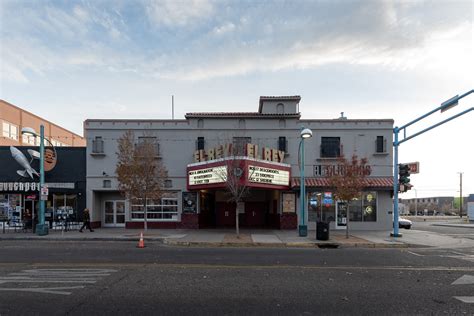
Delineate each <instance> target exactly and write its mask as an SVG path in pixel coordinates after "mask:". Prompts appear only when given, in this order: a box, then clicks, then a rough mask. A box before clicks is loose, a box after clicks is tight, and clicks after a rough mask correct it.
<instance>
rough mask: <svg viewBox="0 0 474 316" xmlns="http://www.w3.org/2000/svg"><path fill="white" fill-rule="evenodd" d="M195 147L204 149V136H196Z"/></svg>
mask: <svg viewBox="0 0 474 316" xmlns="http://www.w3.org/2000/svg"><path fill="white" fill-rule="evenodd" d="M196 149H197V150H201V149H202V150H204V137H198V139H197V141H196Z"/></svg>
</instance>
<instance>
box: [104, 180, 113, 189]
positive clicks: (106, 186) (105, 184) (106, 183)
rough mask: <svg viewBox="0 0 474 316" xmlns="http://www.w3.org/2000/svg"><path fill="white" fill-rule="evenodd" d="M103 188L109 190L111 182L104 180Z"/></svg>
mask: <svg viewBox="0 0 474 316" xmlns="http://www.w3.org/2000/svg"><path fill="white" fill-rule="evenodd" d="M103 187H104V188H111V187H112V181H110V180H104V182H103Z"/></svg>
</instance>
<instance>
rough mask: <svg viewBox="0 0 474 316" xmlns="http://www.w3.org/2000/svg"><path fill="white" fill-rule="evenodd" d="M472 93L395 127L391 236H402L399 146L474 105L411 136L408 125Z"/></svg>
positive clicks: (472, 108) (453, 105) (446, 102)
mask: <svg viewBox="0 0 474 316" xmlns="http://www.w3.org/2000/svg"><path fill="white" fill-rule="evenodd" d="M471 93H474V89H473V90H470V91H467V92H466V93H464V94H462V95H456V96H454V97H452V98H451V99H449V100H447V101H445V102H443V103H441V105H440V106H439V107H437V108H436V109H434V110H431V111H430V112H428V113H426V114H424V115H422V116H420V117H418V118H417V119H414V120H413V121H411V122H409V123H407V124H405V125H403V126H402V127H398V126H396V127H394V129H393V134H394V135H393V138H394V139H393V233H390V236H392V237H402V234H400V233H399V232H398V190H399V187H398V147H399V146H400V145H401V144H402V143H404V142H406V141H408V140H410V139H412V138H414V137H416V136H418V135H421V134H423V133H425V132H427V131H429V130H432V129H433V128H435V127H438V126H440V125H443V124H445V123H447V122H449V121H451V120H454V119H455V118H457V117H460V116H461V115H464V114H466V113H468V112H470V111H473V110H474V107H471V108H469V109H467V110H464V111H462V112H460V113H458V114H456V115H453V116H451V117H449V118H447V119H445V120H443V121H441V122H439V123H436V124H434V125H432V126H430V127H427V128H425V129H423V130H421V131H419V132H417V133H415V134H413V135H411V136H407V135H406V128H407V127H408V126H411V125H413V124H415V123H417V122H419V121H421V120H422V119H424V118H426V117H427V116H430V115H431V114H433V113H435V112H437V111H440V112H441V113H443V112H445V111H447V110H449V109H451V108H453V107H455V106H456V105H458V102H459V100H461V99H462V98H464V97H466V96H468V95H469V94H471ZM401 131H403V135H402V137H403V139H401V140H399V137H398V136H399V133H400V132H401Z"/></svg>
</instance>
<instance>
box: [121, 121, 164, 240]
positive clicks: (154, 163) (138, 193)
mask: <svg viewBox="0 0 474 316" xmlns="http://www.w3.org/2000/svg"><path fill="white" fill-rule="evenodd" d="M158 154H159V145H158V142H157V140H156V138H155V137H151V136H149V135H145V136H144V137H140V138H139V142H136V141H135V136H134V134H133V132H132V131H130V130H128V131H127V132H125V134H124V135H123V136H122V137H120V139H119V140H118V152H117V159H118V162H117V167H116V171H115V172H116V173H117V179H118V182H119V190H120V192H121V193H122V194H123V195H124V196H125V197H126V198H127V199H128V200H129V201H130V202H133V203H140V205H141V206H142V207H143V213H144V214H143V216H144V229H145V231H146V230H147V229H148V225H147V205H148V200H153V199H157V200H158V199H161V198H162V197H163V195H164V193H165V192H164V190H163V188H164V181H165V180H166V178H167V176H168V172H167V170H166V168H165V167H164V165H163V163H162V161H161V160H160V159H158Z"/></svg>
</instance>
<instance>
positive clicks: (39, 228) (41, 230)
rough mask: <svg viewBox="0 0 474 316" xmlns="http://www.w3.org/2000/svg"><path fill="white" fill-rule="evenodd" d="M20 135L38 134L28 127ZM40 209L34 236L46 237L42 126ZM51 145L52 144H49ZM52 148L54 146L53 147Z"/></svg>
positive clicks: (41, 130) (41, 133) (42, 133)
mask: <svg viewBox="0 0 474 316" xmlns="http://www.w3.org/2000/svg"><path fill="white" fill-rule="evenodd" d="M21 133H22V134H31V135H33V136H35V137H37V136H38V134H37V133H36V132H35V130H34V129H32V128H30V127H24V128H22V129H21ZM39 137H40V146H39V147H40V209H39V214H38V225H36V234H37V235H39V236H44V235H48V225H45V223H44V222H45V220H44V209H45V207H44V200H43V196H42V195H43V188H44V187H45V185H44V140H45V138H44V126H43V125H42V124H41V126H40V135H39ZM51 145H52V144H51ZM53 148H54V146H53Z"/></svg>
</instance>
